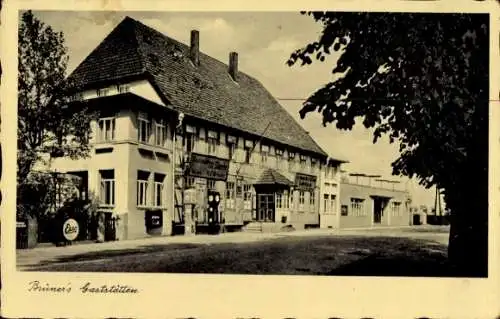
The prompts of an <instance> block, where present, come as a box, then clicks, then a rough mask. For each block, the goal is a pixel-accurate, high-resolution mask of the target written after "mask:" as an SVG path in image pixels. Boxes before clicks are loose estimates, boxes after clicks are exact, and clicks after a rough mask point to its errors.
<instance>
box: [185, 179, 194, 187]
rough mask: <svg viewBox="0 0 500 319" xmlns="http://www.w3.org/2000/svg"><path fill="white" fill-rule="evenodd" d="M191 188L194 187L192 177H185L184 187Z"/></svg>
mask: <svg viewBox="0 0 500 319" xmlns="http://www.w3.org/2000/svg"><path fill="white" fill-rule="evenodd" d="M193 186H194V177H192V176H187V177H186V187H185V188H191V187H193Z"/></svg>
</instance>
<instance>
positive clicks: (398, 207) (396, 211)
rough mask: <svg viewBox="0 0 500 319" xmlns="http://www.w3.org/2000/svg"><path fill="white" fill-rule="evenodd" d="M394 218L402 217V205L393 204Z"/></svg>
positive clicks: (398, 203)
mask: <svg viewBox="0 0 500 319" xmlns="http://www.w3.org/2000/svg"><path fill="white" fill-rule="evenodd" d="M391 210H392V216H401V203H400V202H392V203H391Z"/></svg>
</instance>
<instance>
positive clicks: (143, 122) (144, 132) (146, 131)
mask: <svg viewBox="0 0 500 319" xmlns="http://www.w3.org/2000/svg"><path fill="white" fill-rule="evenodd" d="M137 128H138V139H139V142H140V143H149V137H150V136H151V122H150V121H149V119H148V116H147V115H146V114H145V113H139V115H138V117H137Z"/></svg>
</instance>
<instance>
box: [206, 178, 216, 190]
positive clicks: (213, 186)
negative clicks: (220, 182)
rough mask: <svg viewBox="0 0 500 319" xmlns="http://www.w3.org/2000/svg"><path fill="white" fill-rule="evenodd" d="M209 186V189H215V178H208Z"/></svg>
mask: <svg viewBox="0 0 500 319" xmlns="http://www.w3.org/2000/svg"><path fill="white" fill-rule="evenodd" d="M207 188H208V189H209V190H215V180H213V179H209V180H207Z"/></svg>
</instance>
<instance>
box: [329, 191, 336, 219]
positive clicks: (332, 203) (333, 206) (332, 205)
mask: <svg viewBox="0 0 500 319" xmlns="http://www.w3.org/2000/svg"><path fill="white" fill-rule="evenodd" d="M330 212H331V213H332V214H333V215H335V214H337V196H335V195H333V194H330Z"/></svg>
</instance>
